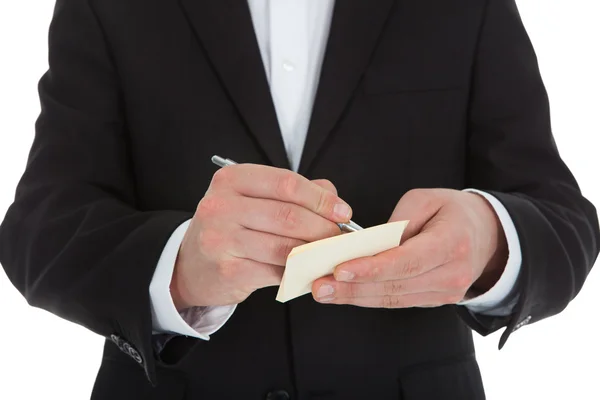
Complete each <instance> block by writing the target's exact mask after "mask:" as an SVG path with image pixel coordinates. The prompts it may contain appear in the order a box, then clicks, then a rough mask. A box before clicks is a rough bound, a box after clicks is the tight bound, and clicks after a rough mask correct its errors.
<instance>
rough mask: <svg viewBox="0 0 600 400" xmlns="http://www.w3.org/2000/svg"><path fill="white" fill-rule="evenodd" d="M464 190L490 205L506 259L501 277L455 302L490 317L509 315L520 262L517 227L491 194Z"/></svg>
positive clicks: (514, 294) (512, 305) (514, 303)
mask: <svg viewBox="0 0 600 400" xmlns="http://www.w3.org/2000/svg"><path fill="white" fill-rule="evenodd" d="M465 191H467V192H472V193H477V194H479V195H480V196H483V197H484V198H485V199H486V200H487V201H488V202H489V203H490V205H491V206H492V207H493V208H494V211H495V212H496V214H497V215H498V219H499V220H500V223H501V225H502V229H503V230H504V234H505V235H506V241H507V243H508V261H507V263H506V267H505V268H504V272H503V273H502V276H501V277H500V279H499V280H498V282H496V284H495V285H494V286H493V287H492V288H491V289H490V290H488V291H487V292H485V293H483V294H482V295H480V296H477V297H474V298H472V299H469V300H463V301H461V302H460V303H458V304H459V305H462V306H465V307H467V308H468V309H469V310H470V311H471V312H473V313H479V314H485V315H493V316H507V315H510V314H511V313H512V311H513V309H514V307H515V305H516V304H517V301H518V293H514V290H513V289H514V287H515V285H516V283H517V278H518V276H519V272H520V270H521V263H522V255H521V244H520V242H519V235H518V234H517V229H516V228H515V224H514V223H513V220H512V218H511V217H510V215H509V214H508V211H506V208H505V207H504V206H503V205H502V203H500V201H498V199H496V198H495V197H494V196H492V195H491V194H489V193H485V192H482V191H480V190H476V189H465Z"/></svg>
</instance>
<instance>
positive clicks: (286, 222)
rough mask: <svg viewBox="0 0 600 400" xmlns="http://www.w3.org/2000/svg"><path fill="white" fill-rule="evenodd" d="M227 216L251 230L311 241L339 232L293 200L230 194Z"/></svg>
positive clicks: (328, 222)
mask: <svg viewBox="0 0 600 400" xmlns="http://www.w3.org/2000/svg"><path fill="white" fill-rule="evenodd" d="M228 201H230V202H231V205H230V206H229V207H228V208H230V209H231V214H230V216H229V218H231V220H233V221H235V222H237V223H238V224H240V225H241V226H243V227H245V228H247V229H251V230H254V231H260V232H265V233H271V234H274V235H278V236H284V237H289V238H293V239H298V240H303V241H305V242H313V241H316V240H320V239H325V238H328V237H332V236H336V235H339V234H341V231H340V228H339V227H338V226H337V225H336V224H335V223H333V222H331V221H329V220H327V219H325V218H323V217H321V216H319V215H317V214H315V213H313V212H310V211H309V210H307V209H306V208H303V207H300V206H298V205H296V204H292V203H285V202H281V201H276V200H266V199H255V198H251V197H241V196H238V197H232V198H230V200H228Z"/></svg>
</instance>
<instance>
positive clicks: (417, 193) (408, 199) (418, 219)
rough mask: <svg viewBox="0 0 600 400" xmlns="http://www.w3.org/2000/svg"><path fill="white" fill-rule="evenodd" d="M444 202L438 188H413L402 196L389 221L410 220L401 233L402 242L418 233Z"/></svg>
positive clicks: (441, 192)
mask: <svg viewBox="0 0 600 400" xmlns="http://www.w3.org/2000/svg"><path fill="white" fill-rule="evenodd" d="M444 202H445V196H444V195H443V191H440V190H439V189H413V190H411V191H409V192H407V193H406V194H405V195H404V196H402V198H401V199H400V201H399V202H398V204H397V205H396V208H395V209H394V212H393V213H392V216H391V217H390V220H389V222H394V221H405V220H409V221H410V222H409V223H408V226H407V227H406V230H405V231H404V233H403V234H402V241H403V242H404V241H406V240H408V239H410V238H411V237H413V236H416V235H417V234H418V233H420V232H421V231H422V230H423V228H424V227H425V226H426V225H427V223H428V222H429V221H431V219H432V218H433V217H435V216H436V214H437V213H438V211H439V210H440V209H441V208H442V206H443V205H444Z"/></svg>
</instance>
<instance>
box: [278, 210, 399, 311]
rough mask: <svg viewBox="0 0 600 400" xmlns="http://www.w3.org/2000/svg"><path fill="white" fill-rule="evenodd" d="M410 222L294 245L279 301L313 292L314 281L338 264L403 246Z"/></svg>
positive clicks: (394, 223)
mask: <svg viewBox="0 0 600 400" xmlns="http://www.w3.org/2000/svg"><path fill="white" fill-rule="evenodd" d="M407 225H408V221H398V222H391V223H388V224H383V225H378V226H374V227H372V228H367V229H363V230H360V231H357V232H351V233H345V234H343V235H339V236H335V237H331V238H327V239H323V240H319V241H316V242H312V243H308V244H305V245H303V246H298V247H296V248H294V249H293V250H292V251H291V253H290V255H289V256H288V258H287V262H286V264H285V272H284V274H283V279H282V281H281V285H280V286H279V292H277V298H276V300H277V301H280V302H282V303H285V302H286V301H289V300H292V299H295V298H296V297H300V296H302V295H305V294H307V293H310V292H311V287H312V283H313V282H314V281H315V280H317V279H319V278H321V277H324V276H327V275H331V274H333V271H334V269H335V267H337V266H338V265H340V264H342V263H344V262H346V261H350V260H354V259H355V258H360V257H368V256H373V255H375V254H378V253H381V252H383V251H386V250H389V249H392V248H394V247H397V246H399V245H400V239H402V233H403V232H404V229H405V228H406V226H407Z"/></svg>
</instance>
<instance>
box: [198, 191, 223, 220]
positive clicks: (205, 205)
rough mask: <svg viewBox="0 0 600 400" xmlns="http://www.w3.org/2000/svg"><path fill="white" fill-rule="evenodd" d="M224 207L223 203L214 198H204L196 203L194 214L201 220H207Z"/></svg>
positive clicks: (221, 200)
mask: <svg viewBox="0 0 600 400" xmlns="http://www.w3.org/2000/svg"><path fill="white" fill-rule="evenodd" d="M224 207H225V201H224V200H223V199H221V198H219V197H215V196H205V197H203V198H202V200H200V202H199V203H198V207H197V208H196V213H197V215H198V216H199V217H201V218H209V217H213V216H215V215H216V214H218V213H219V212H220V211H221V210H223V208H224Z"/></svg>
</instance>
